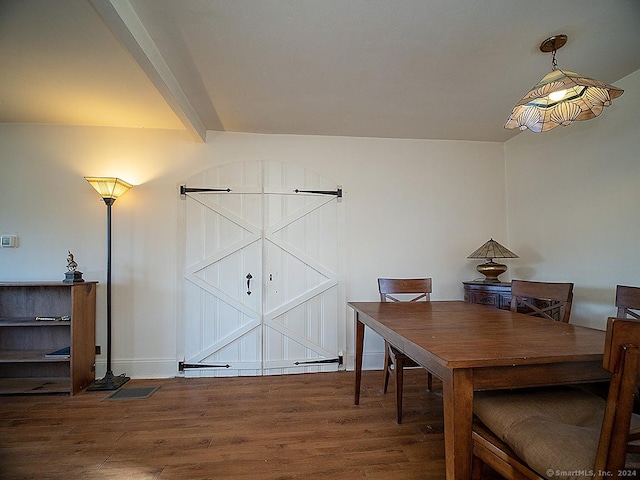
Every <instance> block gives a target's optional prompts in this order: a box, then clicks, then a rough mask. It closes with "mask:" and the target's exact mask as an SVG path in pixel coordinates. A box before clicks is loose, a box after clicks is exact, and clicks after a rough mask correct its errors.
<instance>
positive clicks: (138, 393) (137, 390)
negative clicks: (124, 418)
mask: <svg viewBox="0 0 640 480" xmlns="http://www.w3.org/2000/svg"><path fill="white" fill-rule="evenodd" d="M158 388H160V387H129V388H121V389H120V390H117V391H115V392H113V393H112V394H111V395H109V396H108V397H107V398H105V400H130V399H139V398H149V397H150V396H151V395H152V394H153V392H155V391H156V390H157V389H158Z"/></svg>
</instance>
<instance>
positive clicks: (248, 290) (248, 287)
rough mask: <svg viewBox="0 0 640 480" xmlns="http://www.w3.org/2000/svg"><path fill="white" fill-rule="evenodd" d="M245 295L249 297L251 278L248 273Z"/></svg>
mask: <svg viewBox="0 0 640 480" xmlns="http://www.w3.org/2000/svg"><path fill="white" fill-rule="evenodd" d="M246 278H247V295H251V279H252V278H253V276H252V275H251V274H250V273H247V277H246Z"/></svg>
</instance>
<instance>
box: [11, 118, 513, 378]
mask: <svg viewBox="0 0 640 480" xmlns="http://www.w3.org/2000/svg"><path fill="white" fill-rule="evenodd" d="M266 158H272V159H279V160H282V161H285V162H291V163H299V164H303V165H306V166H310V167H312V168H313V169H314V170H317V171H318V172H320V173H322V174H323V175H325V176H327V177H330V178H333V179H335V181H336V183H337V184H340V185H342V186H343V188H344V203H343V205H344V213H345V223H346V233H345V237H346V251H345V253H346V258H345V270H346V276H345V279H344V281H345V282H346V296H347V300H360V301H366V300H377V298H378V296H377V285H376V278H377V277H378V276H418V275H425V276H432V277H433V278H434V293H433V296H432V298H433V299H461V298H462V286H461V283H460V282H461V281H463V280H471V279H473V278H476V277H477V273H476V272H475V269H474V267H475V265H476V263H477V262H475V261H472V260H467V259H466V256H467V255H468V254H469V253H470V252H472V251H473V250H474V249H475V248H477V247H478V246H479V245H481V244H482V243H483V242H485V241H486V240H487V239H489V237H491V236H493V237H494V238H495V239H497V240H499V241H505V240H506V236H507V227H506V210H505V204H506V201H505V188H504V181H503V179H504V153H503V145H502V144H498V143H479V142H448V141H424V140H393V139H363V138H345V137H319V136H317V137H314V136H309V137H303V136H286V135H253V134H234V133H216V132H209V137H208V141H207V143H206V144H198V143H194V142H192V141H191V139H190V137H189V136H188V135H187V134H186V133H184V132H180V131H161V130H137V129H112V128H96V127H65V126H42V125H7V124H4V125H0V165H1V172H2V174H1V176H0V233H2V234H17V235H19V238H20V244H19V247H18V248H16V249H7V248H5V249H0V281H16V280H62V279H63V278H64V273H65V271H66V255H67V250H71V251H72V252H73V253H74V254H75V258H76V261H77V262H78V263H79V269H80V270H81V271H82V272H83V273H84V278H85V279H88V280H98V281H100V282H101V283H100V286H99V289H98V320H97V322H98V324H97V335H98V338H97V343H98V344H100V345H103V346H104V345H105V335H106V333H105V320H104V318H105V308H104V305H103V304H104V298H105V292H104V282H105V275H106V274H105V263H106V258H105V237H106V233H105V222H106V207H105V205H104V203H103V202H102V200H101V199H100V197H99V196H98V194H97V193H96V192H95V191H94V190H93V189H92V188H91V187H90V186H89V184H88V183H87V182H86V181H85V180H84V179H83V176H118V177H121V178H123V179H124V180H127V181H129V182H131V183H133V184H134V185H135V186H134V188H133V189H132V190H130V191H129V192H128V193H127V194H126V195H124V196H123V197H121V198H120V199H118V201H117V202H116V203H115V205H114V206H113V245H112V248H113V263H112V268H113V271H112V285H113V342H112V346H113V370H114V373H116V374H118V373H121V372H127V373H128V374H129V375H132V376H134V377H162V376H173V375H174V374H175V373H176V366H177V364H176V333H177V332H176V328H177V325H178V322H177V318H178V317H179V315H180V312H179V309H178V306H177V302H176V294H177V292H178V291H179V282H180V279H179V273H178V272H177V265H178V263H179V262H178V258H177V252H178V250H179V248H178V246H179V241H178V235H179V232H178V231H177V226H178V214H179V208H180V200H179V196H178V190H177V187H178V185H179V184H180V182H181V181H182V180H184V179H185V178H187V177H189V176H190V175H192V174H194V173H196V172H199V171H201V170H203V169H205V168H208V167H210V166H212V165H214V164H218V163H226V162H229V161H242V160H249V159H266ZM491 183H495V186H493V187H491V188H486V185H487V184H491ZM345 308H346V309H347V324H348V329H349V332H348V346H349V349H350V351H348V352H347V356H348V358H349V359H350V358H351V355H352V354H353V352H352V351H351V350H352V348H353V347H352V345H353V338H352V327H353V324H352V321H351V319H352V312H351V311H350V309H348V308H347V307H345ZM365 350H366V352H365V353H366V357H365V362H366V363H365V366H369V367H374V368H381V367H382V360H381V358H382V351H383V347H382V343H381V341H380V339H379V338H378V337H376V336H374V335H369V336H367V339H366V343H365ZM103 351H104V349H103ZM97 360H98V375H99V376H102V374H103V373H104V361H105V358H104V355H102V356H100V357H98V359H97Z"/></svg>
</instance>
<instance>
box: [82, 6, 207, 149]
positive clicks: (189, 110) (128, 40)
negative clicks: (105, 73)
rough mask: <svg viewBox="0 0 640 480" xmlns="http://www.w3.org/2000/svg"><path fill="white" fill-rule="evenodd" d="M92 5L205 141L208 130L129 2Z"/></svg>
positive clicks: (191, 130)
mask: <svg viewBox="0 0 640 480" xmlns="http://www.w3.org/2000/svg"><path fill="white" fill-rule="evenodd" d="M91 3H92V4H93V6H94V7H95V9H96V10H97V11H98V13H99V14H100V16H101V17H102V18H103V20H104V21H105V22H106V24H107V25H108V26H109V28H110V29H111V31H112V32H113V34H114V35H115V37H116V38H117V39H118V40H119V41H120V43H122V45H123V46H124V47H125V48H126V49H127V50H128V51H129V53H130V54H131V56H132V57H133V59H134V60H135V61H136V62H137V63H138V65H140V68H142V70H143V71H144V72H145V73H146V74H147V76H148V77H149V79H150V80H151V82H153V84H154V86H155V87H156V89H157V90H158V92H160V94H161V95H162V96H163V97H164V99H165V101H166V102H167V103H168V104H169V107H171V109H172V110H173V112H174V113H175V114H176V115H177V116H178V118H179V119H180V121H181V122H182V123H183V125H184V126H185V127H186V129H187V130H189V132H191V134H193V135H194V136H195V137H196V138H197V139H198V140H200V141H202V142H206V137H207V129H206V128H205V126H204V124H203V123H202V121H201V120H200V117H198V115H197V113H196V112H195V110H194V109H193V106H192V105H191V103H189V100H188V99H187V96H186V95H185V93H184V91H183V90H182V88H181V87H180V84H179V83H178V81H177V80H176V77H175V76H174V75H173V73H172V72H171V69H170V68H169V66H168V65H167V62H165V60H164V58H163V57H162V55H161V54H160V51H159V50H158V47H157V46H156V44H155V43H154V41H153V40H152V39H151V36H150V35H149V32H147V29H146V28H145V27H144V25H143V24H142V21H140V18H139V17H138V15H137V14H136V11H135V10H134V9H133V7H132V6H131V3H129V0H91Z"/></svg>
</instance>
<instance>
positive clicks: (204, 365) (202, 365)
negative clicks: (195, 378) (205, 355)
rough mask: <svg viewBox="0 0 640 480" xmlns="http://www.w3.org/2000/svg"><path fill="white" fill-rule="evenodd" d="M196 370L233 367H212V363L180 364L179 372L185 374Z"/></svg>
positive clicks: (228, 366) (226, 365)
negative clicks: (187, 371) (190, 370)
mask: <svg viewBox="0 0 640 480" xmlns="http://www.w3.org/2000/svg"><path fill="white" fill-rule="evenodd" d="M194 368H231V365H229V364H228V363H227V364H225V365H212V364H210V363H185V362H178V371H179V372H184V371H185V370H189V369H194Z"/></svg>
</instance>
